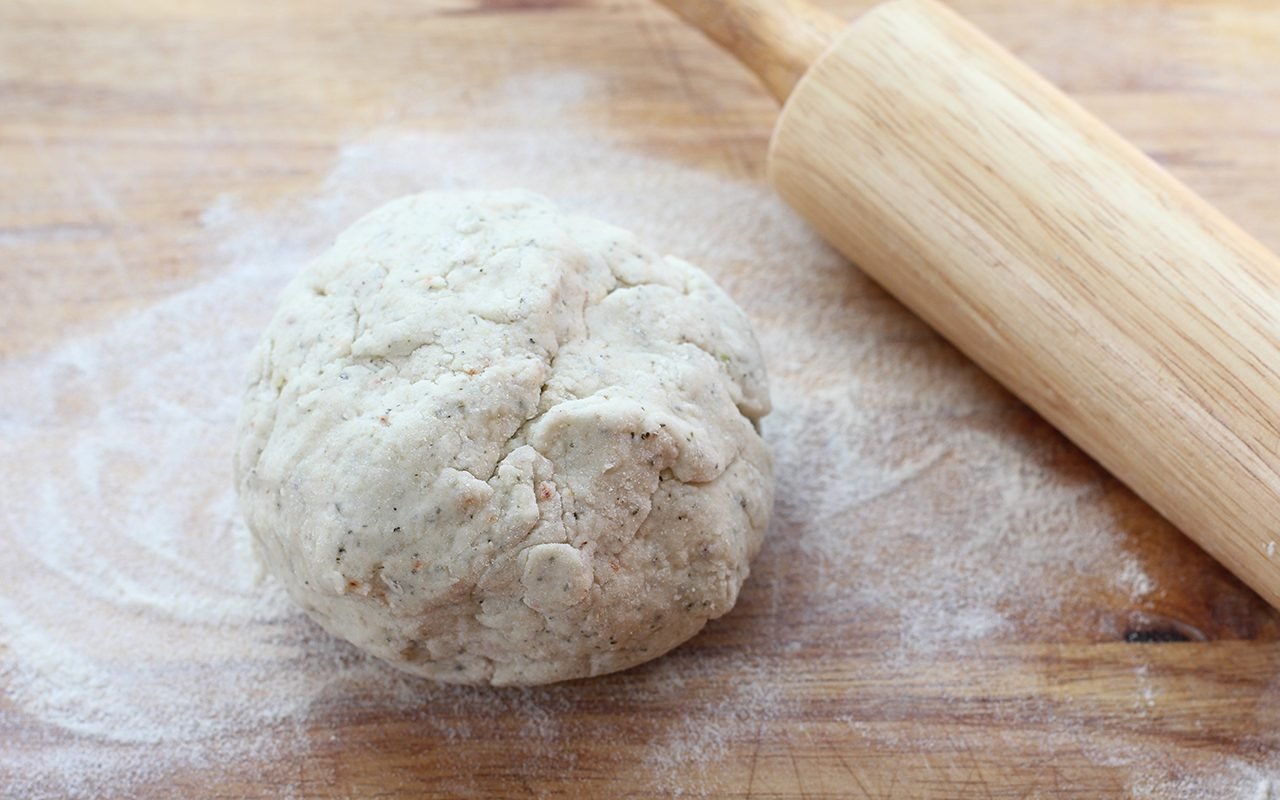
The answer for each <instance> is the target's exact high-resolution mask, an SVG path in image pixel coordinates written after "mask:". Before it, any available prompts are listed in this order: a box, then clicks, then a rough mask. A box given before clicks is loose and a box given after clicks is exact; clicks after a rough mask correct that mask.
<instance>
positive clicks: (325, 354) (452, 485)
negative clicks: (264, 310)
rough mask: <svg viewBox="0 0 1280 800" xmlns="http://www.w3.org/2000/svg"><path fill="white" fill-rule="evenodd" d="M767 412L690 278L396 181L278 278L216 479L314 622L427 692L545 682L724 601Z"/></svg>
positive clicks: (613, 239)
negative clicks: (232, 459) (273, 308)
mask: <svg viewBox="0 0 1280 800" xmlns="http://www.w3.org/2000/svg"><path fill="white" fill-rule="evenodd" d="M768 409H769V397H768V389H767V386H766V383H765V375H764V369H763V365H762V362H761V357H760V352H759V348H758V345H757V344H756V341H755V337H754V335H753V334H752V332H751V329H750V326H749V325H748V323H747V320H746V319H745V317H744V316H743V314H742V312H741V311H740V310H739V309H738V308H737V306H735V305H734V303H733V302H732V301H731V300H730V299H729V298H728V296H726V295H725V294H724V292H723V291H721V290H720V289H719V288H718V287H717V286H716V285H715V284H714V283H712V281H711V279H710V278H708V277H707V276H706V274H704V273H703V272H702V271H701V270H699V269H697V268H696V267H694V266H692V265H690V264H688V263H686V262H684V261H680V260H678V259H675V258H670V257H661V256H658V255H656V254H654V253H652V252H650V251H649V250H647V249H645V248H644V247H642V246H640V245H639V244H637V243H636V241H635V239H634V238H633V237H632V236H631V235H630V234H628V233H626V232H625V231H621V230H619V229H617V228H614V227H611V226H609V225H606V224H603V223H600V222H596V221H594V220H590V219H586V218H582V217H575V216H569V215H565V214H563V213H561V212H560V211H558V210H557V209H556V208H555V207H554V206H553V205H552V204H551V203H550V202H548V201H547V200H545V199H543V198H541V197H539V196H537V195H533V194H529V193H525V192H500V193H453V194H423V195H415V196H412V197H406V198H403V199H401V200H397V201H395V202H393V203H390V204H388V205H386V206H383V207H382V208H380V209H378V210H376V211H374V212H373V213H371V214H369V215H368V216H366V217H365V218H363V219H362V220H360V221H359V222H357V223H356V224H355V225H353V226H352V227H351V228H350V229H349V230H347V231H346V232H345V233H343V234H342V236H341V237H339V239H338V240H337V242H336V243H335V244H334V246H333V248H332V249H331V250H329V252H327V253H326V254H324V255H323V256H321V257H320V258H319V259H317V260H316V261H315V262H313V263H312V264H310V265H309V266H308V267H307V268H306V269H305V270H303V272H302V273H301V274H300V275H299V276H298V277H297V278H296V279H295V280H294V281H293V282H292V283H291V284H290V286H289V287H288V288H287V289H286V290H285V293H284V296H283V298H282V300H281V303H280V307H279V309H278V311H277V313H276V315H275V317H274V319H273V320H272V321H271V323H270V326H269V327H268V329H267V331H266V333H265V334H264V335H263V337H262V339H261V341H260V342H259V344H258V347H257V349H256V350H255V353H254V356H253V359H252V366H251V369H250V377H249V385H248V388H247V391H246V394H245V398H244V405H243V409H242V412H241V417H240V421H239V429H238V441H237V452H236V480H237V483H238V486H239V490H240V498H241V504H242V507H243V510H244V513H245V516H246V518H247V520H248V523H249V526H250V528H251V529H252V531H253V533H254V536H255V539H256V542H257V544H258V546H259V549H260V551H261V554H262V556H263V558H264V560H265V561H266V563H267V566H268V568H269V569H270V570H271V571H272V572H273V573H274V574H275V575H276V576H278V577H279V578H280V579H281V580H282V581H283V582H284V584H285V586H286V587H287V588H288V590H289V592H290V594H291V595H292V596H293V597H294V598H295V599H296V600H297V601H298V602H299V603H300V604H301V605H302V606H303V607H304V608H305V609H306V610H307V611H308V612H309V613H310V614H311V615H312V616H313V617H314V618H315V619H316V620H317V621H318V622H319V623H320V624H321V625H323V626H324V627H325V628H326V629H327V630H329V631H330V632H332V633H333V634H335V635H337V636H340V637H342V638H345V639H347V640H349V641H351V642H353V643H355V644H356V645H358V646H359V647H361V648H363V649H365V650H367V651H369V652H371V653H374V654H376V655H378V656H380V657H382V658H384V659H386V660H387V661H389V662H391V663H392V664H395V665H396V666H399V667H401V668H403V669H406V670H409V671H411V672H415V673H418V674H421V675H426V676H430V677H432V678H436V679H439V680H443V681H450V682H458V683H494V684H534V683H546V682H549V681H557V680H565V679H569V678H577V677H583V676H589V675H599V674H602V673H606V672H611V671H613V670H619V669H624V668H626V667H629V666H632V665H634V664H638V663H640V662H642V661H646V660H648V659H651V658H654V657H656V656H659V655H661V654H662V653H665V652H666V651H668V650H670V649H671V648H672V647H675V646H676V645H678V644H680V643H681V642H683V641H685V640H686V639H688V638H689V637H690V636H692V635H694V634H695V633H697V632H698V630H700V629H701V628H702V626H703V625H704V624H705V623H706V621H707V620H709V619H713V618H715V617H718V616H720V615H722V614H724V613H725V612H727V611H728V610H729V609H730V608H731V607H732V606H733V604H734V601H735V600H736V598H737V594H738V590H739V588H740V587H741V585H742V581H743V580H744V579H745V577H746V575H747V569H748V563H749V561H750V560H751V558H753V557H754V556H755V554H756V552H757V550H758V549H759V547H760V542H761V538H762V536H763V535H764V531H765V528H766V526H767V523H768V519H769V514H770V510H771V506H772V500H773V480H772V462H771V459H770V456H769V453H768V451H767V449H766V447H765V445H764V443H763V441H762V440H761V438H760V436H759V434H758V432H757V426H758V420H759V419H760V417H761V416H763V415H764V414H765V413H767V412H768Z"/></svg>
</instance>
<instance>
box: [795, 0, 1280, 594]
mask: <svg viewBox="0 0 1280 800" xmlns="http://www.w3.org/2000/svg"><path fill="white" fill-rule="evenodd" d="M770 177H771V179H772V180H773V183H774V184H775V185H776V186H777V187H778V191H779V193H781V194H782V196H783V197H785V198H786V199H787V201H788V202H790V203H791V204H792V206H794V207H795V208H796V209H797V210H799V211H800V212H801V214H802V215H803V216H804V217H805V218H806V219H808V220H810V221H811V222H812V223H813V224H814V225H815V227H817V229H818V230H819V231H821V232H822V234H823V236H824V238H826V239H827V241H829V242H832V243H833V244H834V245H835V246H836V248H837V249H838V250H840V252H842V253H843V254H845V255H846V256H848V257H849V258H850V259H851V260H852V261H853V262H854V263H855V264H857V265H858V266H859V267H860V268H862V269H863V270H864V271H865V272H867V273H868V274H869V275H871V276H872V277H873V278H875V279H876V280H877V281H879V282H880V283H881V284H882V285H883V286H885V287H886V288H887V289H889V291H890V292H891V293H893V295H894V296H895V297H897V298H898V299H900V300H902V301H903V302H904V303H905V304H906V305H907V306H909V307H910V308H911V309H912V310H914V311H915V312H916V313H918V314H919V315H920V316H921V317H923V318H924V319H926V320H927V321H928V322H929V323H930V324H931V325H932V326H933V327H934V328H935V329H936V330H938V331H940V332H941V333H942V334H943V335H944V336H945V337H946V338H947V340H948V341H950V342H952V343H953V344H955V345H957V346H958V347H959V348H960V349H961V350H962V351H964V352H965V353H966V354H967V355H968V356H969V357H970V358H972V359H973V360H974V361H976V362H977V363H979V364H981V365H982V367H983V368H984V369H985V370H987V371H988V372H989V373H990V374H992V375H993V376H995V377H996V378H997V379H998V380H999V381H1000V382H1001V383H1002V384H1003V385H1004V386H1006V387H1008V388H1009V389H1011V390H1012V391H1013V393H1014V394H1016V395H1017V396H1018V397H1020V398H1021V399H1022V400H1023V401H1025V402H1026V403H1028V404H1029V405H1031V406H1032V407H1033V408H1035V409H1036V410H1037V411H1038V412H1040V414H1041V415H1043V416H1044V417H1045V418H1046V419H1048V420H1049V421H1050V422H1052V423H1053V424H1054V425H1055V426H1056V427H1057V428H1058V429H1059V430H1061V431H1062V432H1063V433H1065V434H1066V435H1067V437H1068V438H1070V439H1071V440H1072V441H1074V442H1075V443H1076V444H1078V445H1080V446H1081V447H1082V448H1083V449H1084V450H1085V451H1086V452H1088V453H1089V454H1090V455H1092V456H1093V457H1094V458H1096V459H1098V460H1099V461H1100V462H1101V463H1102V464H1103V465H1104V466H1106V467H1107V468H1108V469H1110V470H1111V471H1112V473H1113V474H1115V475H1116V476H1117V477H1118V478H1120V480H1121V481H1123V482H1124V483H1125V484H1127V485H1128V486H1129V487H1131V488H1132V489H1134V490H1135V491H1136V492H1137V493H1138V495H1139V496H1141V497H1143V498H1144V499H1146V500H1147V501H1148V502H1150V503H1151V504H1152V506H1154V507H1155V508H1156V509H1157V510H1159V511H1160V512H1161V513H1163V514H1164V515H1165V516H1166V517H1167V518H1168V519H1170V520H1172V521H1173V522H1174V523H1175V524H1176V525H1178V526H1179V528H1180V529H1181V530H1183V531H1184V532H1185V533H1187V534H1188V535H1189V536H1191V537H1192V538H1193V539H1195V540H1196V541H1197V542H1198V543H1199V544H1200V546H1201V547H1203V548H1205V549H1206V550H1207V551H1208V552H1209V553H1211V554H1213V555H1214V556H1215V557H1216V558H1217V559H1218V560H1219V561H1221V562H1222V563H1223V564H1225V565H1226V566H1227V567H1228V568H1229V569H1231V570H1232V572H1234V573H1235V574H1236V575H1238V576H1240V577H1241V578H1242V579H1243V580H1244V581H1245V582H1246V583H1247V584H1249V585H1250V586H1252V587H1253V588H1254V589H1255V590H1256V591H1258V592H1259V593H1260V594H1261V595H1262V596H1263V597H1264V598H1266V599H1267V600H1268V601H1269V602H1271V603H1272V605H1275V606H1277V607H1280V542H1278V541H1277V539H1280V534H1278V533H1277V532H1276V527H1275V524H1274V522H1273V521H1272V514H1273V509H1275V508H1277V507H1280V450H1277V442H1280V427H1277V422H1276V419H1275V412H1274V409H1275V404H1276V402H1277V398H1280V372H1277V370H1278V369H1280V258H1277V257H1276V256H1275V255H1274V254H1272V253H1271V252H1269V251H1268V250H1267V249H1266V248H1264V247H1263V246H1262V245H1261V244H1259V243H1258V242H1257V240H1255V239H1254V238H1253V237H1251V236H1249V235H1248V234H1246V233H1245V232H1244V231H1242V230H1240V229H1239V228H1238V227H1237V226H1236V225H1235V224H1233V223H1232V222H1230V221H1229V220H1227V219H1226V218H1225V217H1223V216H1222V214H1221V213H1220V212H1218V211H1217V210H1216V209H1214V208H1212V207H1211V206H1209V205H1208V204H1207V203H1206V202H1204V201H1203V200H1202V199H1201V198H1199V197H1198V196H1196V195H1195V194H1194V193H1192V192H1191V191H1190V190H1189V189H1187V187H1186V186H1185V185H1183V184H1181V183H1179V182H1178V181H1176V180H1174V179H1173V178H1172V177H1171V176H1170V175H1169V174H1168V173H1167V172H1165V171H1164V170H1162V169H1161V168H1160V167H1159V166H1158V165H1156V164H1155V163H1154V162H1152V161H1151V160H1150V159H1149V158H1147V157H1146V156H1145V155H1143V154H1142V153H1141V152H1140V151H1139V150H1138V149H1137V148H1135V147H1133V146H1132V145H1131V144H1129V143H1128V142H1126V141H1124V140H1123V139H1121V138H1120V137H1119V136H1118V135H1116V134H1115V133H1114V132H1113V131H1112V130H1111V129H1109V128H1107V127H1106V126H1105V125H1104V124H1102V123H1101V122H1100V121H1099V120H1097V119H1096V118H1095V117H1093V116H1091V115H1089V114H1088V113H1087V112H1086V111H1085V110H1084V109H1083V108H1082V107H1080V106H1079V105H1078V104H1076V103H1074V102H1072V101H1071V100H1070V99H1069V98H1068V97H1066V96H1065V95H1063V94H1062V93H1060V92H1059V91H1057V89H1055V88H1054V87H1053V86H1051V85H1050V84H1049V83H1048V82H1046V81H1044V80H1043V79H1042V78H1040V76H1038V75H1036V74H1035V73H1033V72H1032V71H1031V70H1030V69H1028V68H1027V67H1026V66H1025V65H1023V64H1022V63H1021V62H1019V61H1017V60H1016V59H1015V58H1013V57H1012V56H1011V55H1010V54H1009V53H1008V52H1007V51H1005V50H1004V49H1002V48H1000V47H999V46H998V45H997V44H996V43H995V42H993V41H991V40H990V39H989V38H987V37H986V36H984V35H983V34H982V33H981V32H980V31H979V30H978V29H976V28H974V27H973V26H972V25H970V24H968V23H966V22H965V21H964V20H963V19H961V18H960V17H959V16H957V15H955V14H954V13H953V12H951V11H950V10H949V9H947V8H946V7H944V6H942V5H940V4H938V3H936V2H932V0H893V1H892V2H888V3H885V4H883V5H881V6H878V7H877V8H875V9H873V10H872V11H870V12H868V13H867V14H865V15H863V16H862V17H861V18H860V19H858V20H857V21H856V22H855V23H854V24H853V25H852V26H851V27H850V28H849V30H848V32H847V33H846V34H845V35H844V36H843V38H841V39H840V41H839V44H837V45H836V46H835V47H834V48H833V49H832V50H831V51H829V52H828V53H827V54H826V55H825V56H823V57H822V58H821V59H820V60H819V62H818V63H817V64H815V65H814V67H813V68H812V69H811V70H810V71H809V72H808V73H807V74H806V76H805V78H804V79H803V80H802V82H801V83H800V84H799V85H798V86H797V87H796V89H795V90H794V91H793V92H792V94H791V97H790V98H789V100H788V102H787V105H786V107H785V108H784V111H783V115H782V118H781V120H780V121H779V123H778V128H777V131H776V133H775V134H774V138H773V143H772V148H771V150H770Z"/></svg>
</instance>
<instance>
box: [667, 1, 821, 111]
mask: <svg viewBox="0 0 1280 800" xmlns="http://www.w3.org/2000/svg"><path fill="white" fill-rule="evenodd" d="M659 2H661V3H662V4H663V5H665V6H666V7H667V8H669V9H671V10H672V11H674V12H675V13H676V14H678V15H679V16H680V17H681V18H682V19H684V20H685V21H686V22H688V23H689V24H690V25H693V26H694V27H695V28H698V29H699V30H701V31H702V32H703V33H704V34H706V35H707V37H708V38H710V39H711V40H712V41H714V42H716V43H717V44H719V45H720V46H721V47H723V48H724V49H726V50H728V51H729V52H730V53H732V54H733V55H734V56H735V57H737V59H738V60H739V61H741V62H742V63H743V64H744V65H746V67H747V68H748V69H750V70H751V71H752V72H754V73H755V74H756V77H758V78H759V79H760V80H761V82H762V83H764V85H765V87H766V88H767V89H768V90H769V93H770V94H772V95H773V96H774V97H775V98H777V100H778V102H779V103H781V102H783V101H785V100H786V99H787V97H788V96H789V95H790V94H791V89H792V88H793V87H794V86H795V85H796V82H797V81H799V80H800V77H801V76H802V75H804V73H805V72H806V71H807V70H808V69H809V66H810V65H811V64H813V62H815V61H817V60H818V57H819V56H821V55H822V54H823V53H824V52H826V50H827V48H828V47H829V46H830V45H831V43H832V42H833V41H834V40H835V37H836V35H837V34H838V33H840V32H841V31H842V30H844V28H845V24H844V22H842V21H841V20H840V19H839V18H837V17H834V16H832V15H831V14H828V13H827V12H825V11H823V10H822V9H820V8H816V7H814V6H812V5H810V4H809V3H807V2H805V1H804V0H659Z"/></svg>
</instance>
